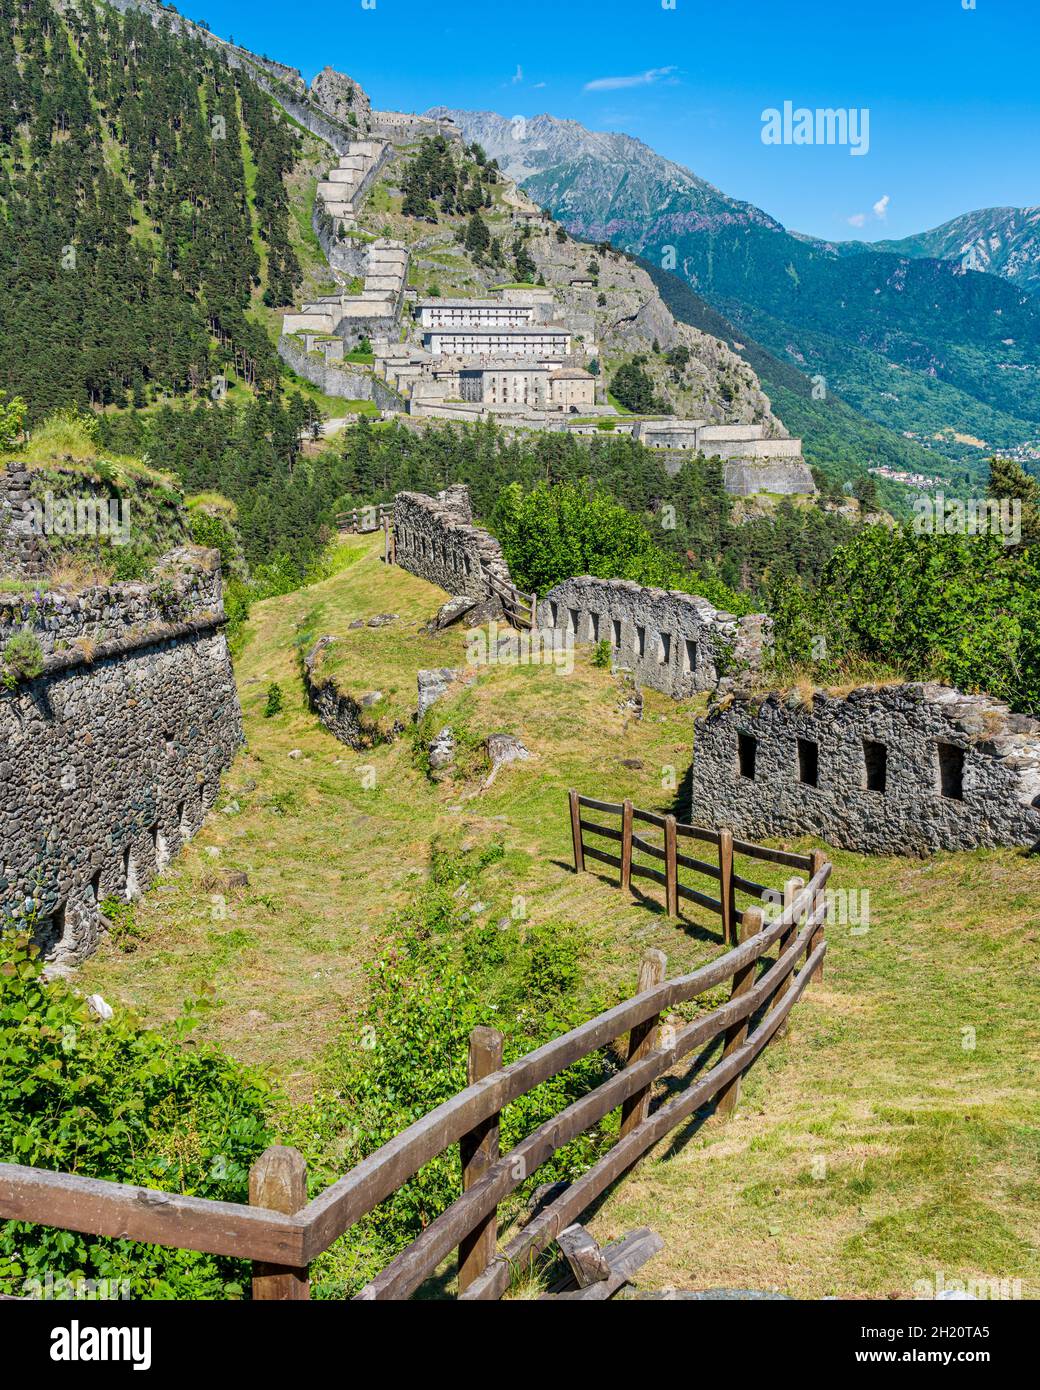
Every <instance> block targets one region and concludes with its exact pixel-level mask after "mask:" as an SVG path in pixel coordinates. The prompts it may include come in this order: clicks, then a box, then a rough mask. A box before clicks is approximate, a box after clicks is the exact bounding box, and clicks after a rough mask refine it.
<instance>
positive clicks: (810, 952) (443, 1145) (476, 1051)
mask: <svg viewBox="0 0 1040 1390" xmlns="http://www.w3.org/2000/svg"><path fill="white" fill-rule="evenodd" d="M582 800H583V802H584V804H586V805H588V804H590V803H588V802H587V800H584V799H582ZM572 804H573V802H572ZM591 804H592V805H595V804H596V803H591ZM605 804H606V803H599V805H600V807H601V808H602V806H604V805H605ZM633 815H634V813H633ZM676 830H678V827H676ZM578 843H579V841H576V845H577V844H578ZM633 847H635V848H639V847H638V846H633ZM755 848H756V849H757V848H758V847H757V846H756V847H755ZM741 849H742V852H744V850H743V846H742V847H741ZM768 853H769V854H770V855H774V856H775V854H776V853H777V852H774V851H768ZM618 862H619V863H620V862H621V861H620V860H619V861H618ZM774 862H781V863H788V862H789V859H786V858H785V859H782V860H779V861H776V860H775V859H774ZM813 863H814V868H813V872H812V876H811V878H810V879H809V882H808V883H804V882H803V881H802V880H801V879H799V878H792V879H790V880H789V881H788V883H787V884H786V886H785V892H784V900H783V906H782V910H779V911H778V912H777V914H776V916H775V918H769V919H767V918H766V916H765V914H764V913H763V911H762V909H761V908H759V907H750V908H748V909H747V910H746V911H745V912H744V913H743V914H742V916H741V919H740V922H739V924H737V927H736V934H737V938H738V944H737V945H736V946H735V947H733V948H732V949H730V950H728V951H726V952H725V953H724V954H723V955H721V956H719V957H718V958H717V959H716V960H713V961H710V962H709V963H708V964H707V965H703V966H701V967H700V968H699V969H698V970H694V971H692V972H691V973H689V974H685V975H679V976H676V977H674V978H673V979H666V978H665V968H666V962H665V958H664V955H663V954H662V953H661V952H660V951H651V952H648V953H647V955H646V957H645V958H644V961H643V965H642V969H641V971H640V977H639V988H638V992H637V993H636V994H635V995H633V996H632V997H631V998H628V999H625V1000H624V1001H623V1002H621V1003H620V1004H616V1005H615V1006H614V1007H613V1008H611V1009H608V1010H606V1011H605V1012H604V1013H601V1014H599V1015H597V1017H595V1018H593V1019H590V1020H589V1021H588V1022H587V1023H584V1024H582V1025H581V1026H580V1027H578V1028H574V1029H572V1030H571V1031H570V1032H568V1033H565V1034H563V1035H562V1036H560V1037H557V1038H554V1039H553V1040H552V1041H551V1042H548V1043H545V1044H543V1045H542V1046H541V1047H539V1048H536V1049H535V1051H534V1052H530V1053H528V1054H527V1055H526V1056H524V1057H521V1058H519V1059H518V1060H516V1061H514V1062H511V1063H509V1065H508V1066H503V1065H502V1035H501V1034H500V1033H499V1032H498V1031H497V1030H496V1029H493V1028H485V1027H481V1028H477V1029H474V1031H473V1033H472V1035H471V1038H470V1055H469V1073H468V1075H469V1084H468V1085H467V1086H466V1087H465V1089H464V1090H462V1091H460V1092H458V1094H456V1095H454V1096H452V1097H451V1098H450V1099H448V1100H446V1101H444V1102H443V1103H442V1104H441V1105H438V1106H437V1107H436V1109H434V1110H432V1111H430V1113H429V1114H427V1115H425V1116H423V1117H422V1118H421V1119H419V1120H417V1121H416V1122H415V1123H414V1124H411V1125H409V1126H408V1128H407V1129H405V1130H404V1131H402V1133H400V1134H398V1135H397V1136H396V1137H395V1138H393V1139H391V1140H390V1141H389V1142H388V1143H386V1144H384V1145H383V1146H382V1147H381V1148H379V1149H377V1150H376V1151H375V1152H374V1153H372V1154H370V1155H369V1156H368V1157H367V1158H366V1159H364V1160H363V1161H362V1162H361V1163H359V1164H358V1165H357V1166H356V1167H355V1168H352V1169H351V1170H350V1171H349V1172H348V1173H346V1174H345V1175H344V1176H343V1177H341V1178H340V1179H339V1180H338V1181H336V1182H334V1183H333V1184H332V1185H331V1186H330V1187H328V1188H326V1189H325V1191H324V1192H322V1193H320V1194H319V1195H318V1196H316V1197H314V1198H312V1199H311V1200H310V1201H309V1202H308V1201H307V1200H306V1169H305V1165H304V1161H303V1159H302V1157H301V1156H300V1155H299V1154H298V1153H297V1152H296V1150H295V1149H288V1148H282V1147H275V1148H271V1149H268V1150H267V1151H266V1152H265V1153H264V1154H262V1155H261V1157H260V1158H259V1159H258V1160H257V1161H256V1163H254V1165H253V1167H252V1170H251V1172H250V1180H249V1205H248V1206H247V1205H244V1204H239V1203H234V1202H214V1201H208V1200H205V1199H203V1198H198V1197H187V1196H182V1195H179V1194H177V1193H166V1192H157V1191H154V1190H152V1189H150V1188H142V1187H131V1186H127V1185H124V1184H120V1183H114V1182H105V1181H101V1180H99V1179H95V1178H86V1177H80V1176H78V1175H75V1174H69V1173H52V1172H47V1171H44V1170H41V1169H37V1168H26V1167H21V1166H19V1165H17V1164H0V1219H3V1220H10V1221H30V1222H37V1223H39V1224H41V1225H46V1226H55V1227H59V1228H65V1229H68V1230H74V1231H84V1232H89V1233H90V1234H92V1235H98V1236H114V1237H118V1238H123V1239H129V1240H137V1241H147V1242H151V1243H155V1244H158V1245H169V1246H175V1247H179V1248H181V1249H188V1250H199V1251H205V1252H208V1253H211V1254H216V1255H227V1256H233V1257H237V1258H239V1259H245V1260H251V1261H252V1262H253V1297H254V1298H258V1299H283V1300H285V1299H301V1298H308V1297H309V1286H308V1266H309V1265H310V1264H311V1262H312V1261H313V1260H315V1259H316V1258H317V1256H318V1255H320V1254H321V1253H322V1252H323V1251H325V1250H327V1249H328V1248H329V1246H330V1245H332V1243H333V1242H334V1241H336V1240H338V1239H339V1237H340V1236H342V1235H343V1234H344V1233H345V1232H346V1231H348V1230H349V1229H350V1228H351V1227H352V1226H353V1225H354V1224H355V1223H356V1222H357V1221H358V1220H360V1219H361V1218H362V1217H363V1216H365V1215H366V1214H367V1213H369V1212H371V1211H372V1210H373V1209H374V1208H375V1207H377V1206H378V1205H379V1204H380V1202H382V1201H384V1200H385V1199H386V1198H387V1197H389V1196H390V1195H391V1194H392V1193H393V1192H395V1191H396V1190H397V1189H398V1188H400V1187H401V1186H402V1185H403V1184H404V1183H406V1182H407V1181H408V1180H409V1179H410V1178H412V1177H413V1176H414V1175H415V1174H416V1173H417V1172H418V1171H419V1169H420V1168H422V1167H423V1166H424V1165H425V1164H426V1163H429V1162H430V1161H431V1159H434V1158H436V1157H437V1156H438V1155H439V1154H441V1153H443V1152H444V1151H445V1150H446V1149H449V1148H451V1147H452V1146H453V1145H455V1144H457V1145H458V1146H459V1150H460V1154H461V1159H462V1170H463V1191H462V1193H461V1195H460V1196H459V1197H458V1198H457V1199H456V1200H455V1201H454V1202H453V1203H452V1204H451V1205H450V1206H449V1207H448V1208H447V1209H446V1210H445V1211H443V1212H442V1213H441V1214H440V1215H439V1216H437V1217H436V1218H435V1219H434V1220H433V1221H431V1222H430V1223H429V1225H427V1226H426V1227H425V1229H424V1230H423V1231H422V1232H421V1234H420V1235H419V1236H418V1237H417V1238H416V1239H415V1240H414V1241H412V1243H411V1244H410V1245H409V1246H407V1247H406V1248H405V1249H404V1250H402V1251H401V1252H400V1253H399V1254H398V1255H397V1256H395V1258H394V1259H392V1260H391V1261H390V1263H389V1264H388V1265H386V1267H385V1268H384V1269H382V1270H381V1271H380V1272H379V1273H378V1274H377V1275H376V1276H375V1278H373V1279H372V1280H371V1282H370V1283H369V1284H367V1285H366V1286H365V1288H364V1289H362V1290H361V1292H360V1293H359V1294H358V1295H357V1296H356V1297H357V1298H358V1299H361V1300H366V1299H390V1298H405V1297H407V1296H408V1295H409V1294H411V1293H413V1292H414V1291H415V1290H416V1289H417V1288H419V1286H420V1285H421V1284H422V1283H423V1282H424V1281H425V1280H426V1279H427V1278H429V1277H430V1276H431V1275H432V1274H433V1273H434V1272H435V1271H436V1270H437V1269H438V1268H439V1266H440V1265H441V1263H442V1262H443V1261H444V1260H445V1259H446V1258H447V1257H448V1256H449V1255H451V1254H452V1252H453V1251H456V1250H457V1251H458V1253H459V1286H460V1297H461V1298H463V1299H467V1300H473V1299H495V1298H500V1297H501V1296H502V1295H503V1294H504V1293H505V1292H506V1291H507V1290H508V1288H509V1286H510V1283H511V1281H512V1278H513V1276H514V1273H515V1272H516V1271H519V1270H523V1269H525V1268H527V1267H528V1266H529V1265H530V1263H531V1262H532V1261H533V1260H534V1259H535V1258H536V1257H537V1256H538V1255H539V1254H540V1253H541V1252H542V1251H544V1250H545V1249H546V1247H547V1246H549V1245H550V1244H551V1243H552V1242H553V1241H554V1240H555V1239H556V1237H557V1236H558V1235H560V1234H561V1233H562V1232H563V1231H564V1230H565V1228H566V1227H568V1226H570V1225H571V1224H572V1223H573V1222H574V1221H576V1220H577V1218H578V1217H579V1216H580V1215H581V1213H582V1212H583V1211H585V1210H586V1208H587V1207H588V1206H589V1205H590V1203H592V1202H594V1201H595V1200H596V1199H597V1198H598V1197H599V1196H601V1195H602V1194H603V1193H604V1192H605V1191H606V1190H607V1188H609V1187H610V1186H611V1184H612V1183H614V1182H615V1181H616V1180H617V1179H618V1178H620V1177H622V1176H623V1175H624V1174H625V1173H626V1172H628V1170H629V1169H630V1168H631V1167H632V1165H633V1164H634V1163H635V1162H636V1161H637V1160H638V1159H639V1158H640V1157H641V1156H642V1155H643V1154H645V1153H646V1152H647V1151H648V1150H649V1149H651V1148H652V1147H653V1146H654V1145H655V1144H656V1143H657V1142H658V1141H659V1140H661V1139H663V1138H664V1137H665V1136H666V1135H667V1134H668V1133H670V1131H672V1130H673V1129H674V1128H675V1127H676V1126H677V1125H679V1124H681V1123H683V1121H685V1120H687V1119H689V1118H690V1117H691V1116H692V1115H693V1114H694V1113H695V1112H696V1111H698V1110H700V1109H701V1108H702V1107H704V1106H705V1105H707V1104H708V1103H709V1102H711V1101H712V1100H714V1101H715V1103H716V1110H717V1112H718V1113H721V1114H726V1113H728V1112H730V1111H731V1110H732V1109H733V1108H734V1107H735V1105H736V1102H737V1096H738V1093H739V1089H740V1084H741V1078H742V1077H743V1075H744V1074H745V1072H746V1071H747V1069H748V1068H749V1067H750V1065H751V1064H752V1062H753V1061H754V1060H755V1058H756V1057H757V1056H758V1055H759V1053H760V1052H761V1051H762V1049H763V1048H764V1047H765V1046H766V1045H767V1044H768V1043H769V1041H770V1039H771V1038H773V1037H774V1036H775V1034H776V1033H777V1031H778V1030H779V1029H780V1028H781V1027H782V1026H783V1024H784V1022H785V1020H786V1019H787V1017H788V1015H789V1013H790V1011H791V1009H792V1008H793V1007H794V1005H795V1003H796V1002H797V1001H798V999H800V998H801V995H802V993H803V992H804V990H805V988H806V986H807V985H808V984H809V982H810V980H811V979H812V978H813V976H814V974H815V973H818V972H819V971H820V969H821V966H822V962H823V958H824V954H825V951H826V943H825V941H824V939H823V938H824V923H825V919H826V915H827V896H828V895H827V893H826V892H825V888H826V884H827V881H828V878H829V876H830V872H831V866H830V864H829V863H828V862H826V861H825V860H823V858H822V856H816V855H814V856H813ZM577 867H578V868H579V869H580V867H581V865H580V862H579V864H578V866H577ZM795 867H800V865H796V866H795ZM774 947H775V948H776V952H775V958H774V959H772V960H767V959H766V956H767V953H769V952H771V951H772V950H773V948H774ZM726 980H731V981H732V986H731V990H730V997H729V999H728V1001H727V1002H726V1003H724V1004H721V1005H715V1006H714V1007H712V1008H710V1009H709V1010H708V1011H707V1012H705V1013H703V1014H700V1015H699V1016H698V1017H696V1018H695V1019H693V1020H692V1021H691V1022H688V1023H683V1024H681V1026H679V1025H677V1024H673V1023H672V1022H669V1023H668V1025H667V1027H664V1028H662V1026H661V1022H660V1021H661V1017H662V1014H665V1013H666V1012H667V1011H669V1010H672V1009H674V1008H676V1007H677V1006H678V1005H680V1004H686V1003H689V1002H690V1001H692V1000H695V999H698V998H700V997H701V996H702V995H704V994H705V993H706V992H707V991H710V990H714V989H715V988H716V987H717V986H718V985H720V984H722V983H724V982H725V981H726ZM626 1035H627V1037H626ZM619 1040H620V1041H619ZM612 1044H613V1045H614V1046H615V1048H616V1049H618V1050H619V1051H620V1053H621V1055H622V1056H624V1057H625V1059H626V1063H625V1065H624V1067H623V1068H622V1069H621V1070H620V1071H618V1072H616V1073H615V1074H614V1075H612V1076H610V1078H609V1079H608V1080H607V1081H605V1082H603V1083H602V1084H600V1085H598V1086H596V1087H595V1088H594V1089H592V1090H590V1091H588V1092H587V1093H586V1094H584V1095H582V1096H581V1097H579V1098H578V1099H577V1100H574V1101H572V1102H571V1104H570V1105H568V1106H567V1107H566V1108H565V1109H563V1110H562V1111H560V1113H559V1114H557V1115H555V1116H553V1117H552V1118H551V1119H549V1120H546V1121H545V1122H544V1123H542V1124H541V1125H539V1126H538V1128H537V1129H535V1130H533V1131H532V1132H531V1133H530V1134H528V1135H527V1136H526V1138H524V1139H522V1140H520V1142H519V1143H518V1144H516V1145H515V1146H514V1147H513V1148H512V1149H511V1150H510V1151H509V1152H508V1153H506V1154H500V1150H499V1120H500V1116H501V1113H502V1111H503V1109H504V1108H505V1107H506V1106H507V1105H509V1104H510V1103H511V1102H513V1101H515V1100H517V1099H519V1098H520V1097H521V1096H525V1095H527V1094H528V1093H529V1092H531V1091H532V1090H534V1089H535V1087H537V1086H540V1085H541V1084H542V1083H543V1082H544V1081H547V1080H548V1079H549V1078H551V1077H553V1076H557V1075H558V1074H559V1073H560V1072H563V1071H565V1070H566V1069H567V1068H568V1067H571V1066H573V1065H574V1063H576V1062H578V1061H581V1060H582V1059H583V1058H586V1057H589V1056H590V1055H592V1054H595V1053H597V1052H600V1051H601V1050H602V1049H604V1048H607V1047H609V1046H611V1045H612ZM709 1044H719V1045H720V1052H719V1055H718V1058H717V1060H715V1061H714V1063H713V1065H712V1066H711V1067H710V1069H708V1070H706V1071H702V1072H700V1073H699V1074H698V1075H697V1076H696V1078H695V1079H694V1080H692V1081H690V1082H689V1084H688V1085H687V1086H686V1088H685V1090H682V1091H680V1092H679V1093H678V1094H677V1095H675V1097H674V1098H673V1099H671V1100H668V1101H667V1102H666V1103H663V1104H661V1105H659V1106H658V1108H657V1109H656V1110H652V1111H651V1110H650V1099H651V1091H652V1087H653V1085H654V1083H655V1082H656V1081H658V1080H659V1079H660V1078H661V1077H663V1076H664V1075H665V1074H666V1073H669V1072H671V1071H673V1069H674V1068H675V1067H676V1066H677V1065H678V1063H679V1062H680V1061H681V1060H682V1059H683V1058H685V1057H688V1056H690V1054H691V1053H694V1052H695V1050H696V1051H697V1052H698V1053H701V1054H703V1050H704V1049H706V1048H707V1047H708V1045H709ZM705 1065H706V1062H705ZM619 1108H620V1111H621V1127H620V1132H619V1135H618V1138H617V1141H616V1142H615V1143H614V1144H613V1146H612V1147H611V1148H609V1149H608V1150H607V1151H606V1152H605V1153H603V1155H602V1156H601V1157H600V1158H598V1159H597V1160H596V1162H595V1163H593V1165H592V1166H591V1167H590V1168H589V1169H588V1170H587V1172H585V1173H584V1174H583V1175H582V1176H581V1177H580V1178H578V1179H577V1180H576V1181H574V1182H572V1183H571V1184H570V1185H569V1186H568V1187H566V1188H565V1190H564V1191H563V1192H562V1194H561V1195H560V1196H558V1197H556V1199H555V1200H553V1201H551V1203H550V1204H549V1205H548V1206H546V1207H545V1208H544V1209H543V1210H542V1211H540V1212H539V1214H538V1215H536V1216H535V1217H534V1218H533V1219H532V1220H531V1221H530V1222H529V1223H528V1224H527V1225H526V1226H525V1227H524V1228H523V1229H522V1230H521V1231H520V1233H519V1234H518V1235H516V1236H514V1237H513V1238H512V1239H511V1240H510V1241H509V1242H508V1243H507V1244H506V1245H505V1246H504V1248H503V1249H501V1250H499V1251H497V1252H496V1248H495V1247H496V1233H497V1223H498V1208H499V1206H500V1204H501V1203H502V1202H503V1200H504V1199H506V1198H507V1197H509V1196H510V1194H511V1193H513V1192H514V1191H515V1190H516V1189H517V1188H519V1187H520V1186H521V1185H522V1184H523V1183H525V1182H526V1181H527V1180H528V1179H529V1178H531V1177H532V1176H533V1175H534V1174H535V1172H536V1171H537V1169H538V1168H539V1167H540V1166H541V1165H542V1164H544V1163H545V1162H546V1161H547V1160H548V1159H549V1158H551V1157H552V1155H553V1154H554V1153H555V1152H556V1151H557V1150H559V1149H560V1148H562V1147H563V1146H564V1145H565V1144H567V1143H569V1142H570V1141H571V1140H572V1139H574V1138H576V1137H577V1136H578V1135H580V1134H582V1133H584V1132H585V1131H587V1130H589V1129H590V1128H592V1127H593V1126H595V1125H597V1124H599V1122H600V1121H601V1120H603V1119H604V1118H605V1117H606V1116H607V1115H609V1114H610V1113H611V1111H613V1110H616V1109H619Z"/></svg>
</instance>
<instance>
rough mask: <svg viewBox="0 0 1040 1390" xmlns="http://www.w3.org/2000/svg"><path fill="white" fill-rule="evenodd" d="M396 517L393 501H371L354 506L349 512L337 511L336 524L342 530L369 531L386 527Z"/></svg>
mask: <svg viewBox="0 0 1040 1390" xmlns="http://www.w3.org/2000/svg"><path fill="white" fill-rule="evenodd" d="M393 519H394V504H393V503H392V502H379V503H375V502H370V503H369V504H368V505H367V506H364V507H352V508H351V510H350V511H349V512H337V513H336V525H337V526H338V527H339V529H340V530H341V531H358V532H361V533H363V534H364V533H367V532H371V531H379V530H382V529H384V528H385V526H386V525H387V523H388V522H392V521H393Z"/></svg>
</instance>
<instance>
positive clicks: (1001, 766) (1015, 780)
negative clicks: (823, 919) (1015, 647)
mask: <svg viewBox="0 0 1040 1390" xmlns="http://www.w3.org/2000/svg"><path fill="white" fill-rule="evenodd" d="M693 817H694V819H695V820H697V821H700V822H707V823H708V824H711V825H726V826H729V827H730V828H731V829H732V830H733V831H734V832H735V833H736V834H738V835H743V836H745V837H754V838H758V837H760V836H768V837H773V836H797V835H808V836H819V837H822V838H823V839H824V840H826V841H828V843H830V844H833V845H840V846H841V847H842V848H844V849H851V850H857V851H859V852H860V853H864V854H925V853H928V852H929V851H932V850H940V849H941V850H966V849H975V848H978V847H980V846H996V845H1025V846H1029V847H1030V848H1032V847H1035V846H1036V845H1037V844H1038V843H1040V721H1038V720H1035V719H1030V718H1028V717H1026V716H1024V715H1016V714H1012V713H1011V712H1010V711H1009V710H1008V707H1007V706H1006V705H1004V704H1001V703H1000V702H999V701H998V700H993V699H991V698H990V697H989V696H987V695H965V694H963V693H962V692H961V691H959V690H953V689H951V688H949V687H947V686H940V685H929V684H921V683H916V684H906V685H883V686H864V687H862V688H861V689H858V690H853V691H851V692H850V693H849V694H848V695H845V696H840V697H839V696H832V695H829V694H828V693H827V692H826V691H822V690H817V691H814V692H813V695H812V699H811V701H810V702H808V703H805V702H803V700H802V698H801V696H800V695H799V694H798V693H797V692H791V693H790V694H788V695H786V696H785V695H783V694H781V693H779V692H776V691H774V692H773V693H771V694H769V695H768V696H761V695H751V694H736V695H730V696H727V697H726V698H724V699H722V700H720V701H718V702H716V703H715V704H714V705H712V706H710V707H709V709H708V713H707V714H706V715H705V716H704V717H703V718H702V719H698V720H697V721H696V723H695V735H694V745H693Z"/></svg>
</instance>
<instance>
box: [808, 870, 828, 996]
mask: <svg viewBox="0 0 1040 1390" xmlns="http://www.w3.org/2000/svg"><path fill="white" fill-rule="evenodd" d="M826 862H827V856H826V855H825V854H824V852H823V850H822V849H814V850H813V852H812V868H811V870H810V876H811V877H812V878H815V877H816V875H817V874H818V873H819V872H820V870H821V869H822V868H823V866H824V864H826ZM826 892H827V890H826V888H825V889H824V890H823V893H824V894H825V893H826ZM821 896H822V894H819V893H818V894H817V895H816V896H815V898H814V899H813V901H812V902H811V903H810V904H809V911H810V912H812V911H814V910H815V909H816V907H817V906H818V905H819V902H820V898H821ZM825 901H826V899H825ZM825 928H826V915H825V916H824V920H823V921H822V922H821V923H820V925H819V926H818V927H817V928H816V930H815V931H814V932H813V934H812V936H811V937H810V938H809V955H812V953H813V951H815V950H816V948H817V946H819V944H820V942H821V941H822V940H823V938H824V934H825ZM822 979H823V961H822V960H821V961H820V963H819V965H818V966H817V967H816V971H815V973H814V975H813V977H812V979H811V980H810V981H809V986H808V987H809V988H810V989H811V988H812V986H813V985H817V984H819V983H820V981H821V980H822Z"/></svg>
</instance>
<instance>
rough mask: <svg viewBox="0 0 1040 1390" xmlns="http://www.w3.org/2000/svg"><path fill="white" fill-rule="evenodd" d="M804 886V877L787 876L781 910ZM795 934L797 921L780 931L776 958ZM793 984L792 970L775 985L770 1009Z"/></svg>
mask: <svg viewBox="0 0 1040 1390" xmlns="http://www.w3.org/2000/svg"><path fill="white" fill-rule="evenodd" d="M804 887H805V879H804V878H789V879H788V880H787V882H786V883H785V884H784V905H783V911H784V912H786V911H787V909H788V908H789V907H790V906H791V904H792V903H793V902H794V900H795V898H796V897H797V896H798V894H799V893H800V892H801V891H802V889H803V888H804ZM797 934H798V923H797V922H792V923H791V925H790V926H789V927H788V928H787V930H786V931H785V932H782V933H781V934H780V937H779V939H778V940H777V947H776V953H777V959H779V958H780V956H782V955H783V953H784V952H785V951H786V950H787V948H788V946H790V944H791V942H792V941H793V940H794V939H795V937H796V936H797ZM793 984H794V974H793V972H792V974H790V975H788V976H787V978H786V979H785V980H781V981H780V983H779V984H778V985H777V987H776V992H775V993H774V995H773V1000H772V1003H771V1004H770V1008H771V1009H775V1008H776V1007H777V1005H778V1004H779V1003H780V1001H781V1000H782V999H783V997H784V995H785V994H786V993H787V991H788V990H789V989H790V988H791V986H792V985H793ZM780 1031H781V1032H782V1033H783V1032H786V1031H787V1025H786V1023H785V1024H784V1025H783V1026H782V1028H781V1029H780Z"/></svg>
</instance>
